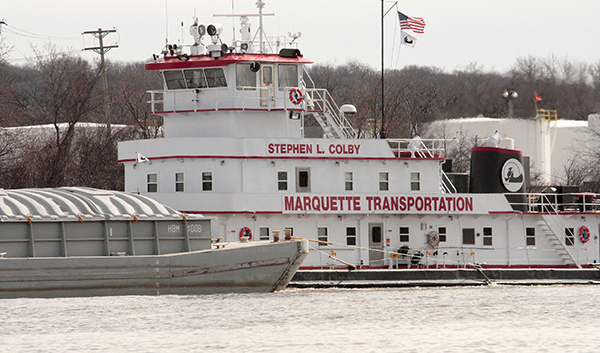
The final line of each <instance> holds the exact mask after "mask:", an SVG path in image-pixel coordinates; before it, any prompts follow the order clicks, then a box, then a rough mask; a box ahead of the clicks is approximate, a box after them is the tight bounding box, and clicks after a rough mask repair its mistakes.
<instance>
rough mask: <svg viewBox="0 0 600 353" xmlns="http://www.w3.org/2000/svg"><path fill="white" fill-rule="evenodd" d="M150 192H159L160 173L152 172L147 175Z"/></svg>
mask: <svg viewBox="0 0 600 353" xmlns="http://www.w3.org/2000/svg"><path fill="white" fill-rule="evenodd" d="M146 181H147V186H148V189H147V190H148V192H158V174H156V173H151V174H148V175H147V176H146Z"/></svg>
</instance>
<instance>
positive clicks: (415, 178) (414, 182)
mask: <svg viewBox="0 0 600 353" xmlns="http://www.w3.org/2000/svg"><path fill="white" fill-rule="evenodd" d="M410 190H411V191H419V190H421V173H419V172H411V173H410Z"/></svg>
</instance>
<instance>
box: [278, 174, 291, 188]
mask: <svg viewBox="0 0 600 353" xmlns="http://www.w3.org/2000/svg"><path fill="white" fill-rule="evenodd" d="M287 189H288V173H287V172H286V171H279V172H277V190H287Z"/></svg>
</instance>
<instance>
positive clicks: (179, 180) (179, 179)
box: [175, 173, 184, 192]
mask: <svg viewBox="0 0 600 353" xmlns="http://www.w3.org/2000/svg"><path fill="white" fill-rule="evenodd" d="M183 183H184V179H183V173H175V192H183Z"/></svg>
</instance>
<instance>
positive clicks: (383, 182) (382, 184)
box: [379, 172, 390, 191]
mask: <svg viewBox="0 0 600 353" xmlns="http://www.w3.org/2000/svg"><path fill="white" fill-rule="evenodd" d="M389 180H390V176H389V174H388V172H380V173H379V191H388V190H389V189H390V182H389Z"/></svg>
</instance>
